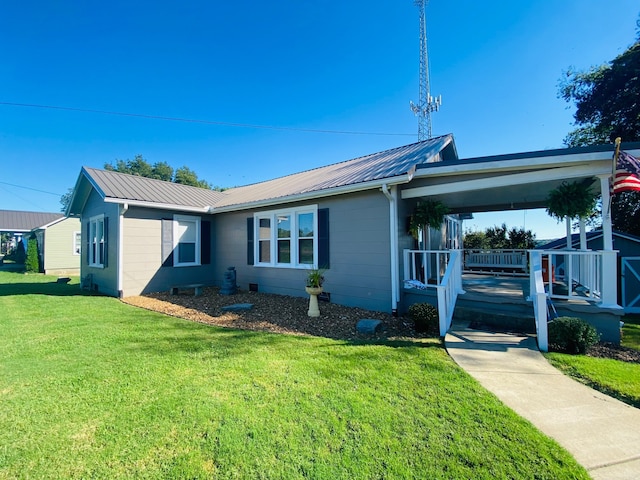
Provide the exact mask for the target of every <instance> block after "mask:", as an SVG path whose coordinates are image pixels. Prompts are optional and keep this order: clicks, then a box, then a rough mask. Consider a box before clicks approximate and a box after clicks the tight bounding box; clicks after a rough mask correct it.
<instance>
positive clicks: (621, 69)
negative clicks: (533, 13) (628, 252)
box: [559, 21, 640, 235]
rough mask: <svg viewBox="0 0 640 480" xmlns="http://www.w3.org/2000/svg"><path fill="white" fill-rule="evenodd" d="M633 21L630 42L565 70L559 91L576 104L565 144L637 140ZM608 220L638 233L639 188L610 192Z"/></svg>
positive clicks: (639, 71)
mask: <svg viewBox="0 0 640 480" xmlns="http://www.w3.org/2000/svg"><path fill="white" fill-rule="evenodd" d="M638 25H639V27H638V31H637V35H636V40H635V43H633V44H632V45H631V46H630V47H629V48H627V50H625V51H624V52H623V53H621V54H620V55H618V56H617V57H616V58H614V59H613V60H612V61H610V62H607V63H605V64H604V65H600V66H596V67H592V68H590V69H589V70H586V71H578V70H574V69H570V70H568V71H567V72H566V74H565V76H564V78H563V79H562V80H561V81H560V85H559V86H560V96H561V97H562V98H564V100H566V101H567V102H569V103H573V104H575V107H576V112H575V114H574V120H575V123H574V125H575V126H576V128H575V129H574V130H572V131H571V132H569V134H568V135H567V137H566V138H565V144H566V145H568V146H571V147H574V146H586V145H595V144H601V143H608V142H612V141H614V140H615V138H616V137H620V138H622V140H623V141H625V142H637V141H640V101H638V98H640V21H639V22H638ZM593 223H596V225H597V224H598V223H599V222H593ZM593 223H592V224H593ZM611 223H612V225H613V228H614V229H616V230H619V231H621V232H626V233H631V234H634V235H640V192H622V193H619V194H617V195H615V196H614V197H613V199H612V203H611Z"/></svg>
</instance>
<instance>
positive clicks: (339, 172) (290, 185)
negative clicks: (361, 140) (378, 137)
mask: <svg viewBox="0 0 640 480" xmlns="http://www.w3.org/2000/svg"><path fill="white" fill-rule="evenodd" d="M452 142H453V137H452V136H451V135H444V136H441V137H436V138H432V139H430V140H425V141H422V142H418V143H413V144H411V145H405V146H402V147H397V148H392V149H390V150H385V151H383V152H378V153H373V154H370V155H365V156H364V157H358V158H354V159H352V160H347V161H344V162H340V163H334V164H332V165H327V166H325V167H320V168H316V169H313V170H307V171H304V172H300V173H295V174H293V175H288V176H285V177H280V178H276V179H274V180H269V181H266V182H261V183H256V184H252V185H247V186H244V187H238V188H233V189H230V190H226V191H225V192H224V193H225V196H224V197H223V198H222V199H221V200H220V201H219V202H217V203H216V205H215V208H224V207H230V206H236V205H243V204H249V203H255V202H260V201H265V200H275V199H283V198H285V197H293V196H300V195H303V194H313V193H314V192H315V193H319V192H322V191H326V190H331V189H336V188H340V187H349V186H353V187H354V188H355V187H356V186H358V185H361V184H366V183H367V182H373V181H376V180H385V179H389V180H391V179H393V178H394V177H400V176H402V175H412V174H413V171H414V170H415V168H416V166H417V165H418V164H421V163H427V162H432V161H438V160H439V158H438V154H439V153H440V152H441V151H442V150H443V149H444V148H445V147H447V146H448V145H449V144H451V145H452V148H453V144H452Z"/></svg>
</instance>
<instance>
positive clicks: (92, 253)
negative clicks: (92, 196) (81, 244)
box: [89, 215, 105, 267]
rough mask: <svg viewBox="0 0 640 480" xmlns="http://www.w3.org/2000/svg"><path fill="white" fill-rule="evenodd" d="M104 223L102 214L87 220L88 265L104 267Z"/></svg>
mask: <svg viewBox="0 0 640 480" xmlns="http://www.w3.org/2000/svg"><path fill="white" fill-rule="evenodd" d="M104 223H105V222H104V215H100V216H98V217H93V218H91V219H90V220H89V265H90V266H92V267H104V259H105V234H104V233H105V232H104V230H105V228H104Z"/></svg>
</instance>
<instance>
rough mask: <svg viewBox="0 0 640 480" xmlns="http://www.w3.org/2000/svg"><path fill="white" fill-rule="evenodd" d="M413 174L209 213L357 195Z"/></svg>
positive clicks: (407, 178)
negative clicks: (349, 194)
mask: <svg viewBox="0 0 640 480" xmlns="http://www.w3.org/2000/svg"><path fill="white" fill-rule="evenodd" d="M411 178H412V174H411V172H409V173H405V174H403V175H399V176H396V177H389V178H383V179H379V180H373V181H369V182H364V183H360V184H355V185H344V186H341V187H334V188H328V189H325V190H317V191H313V192H305V193H298V194H295V195H289V196H285V197H277V198H269V199H264V200H256V201H253V202H247V203H239V204H235V205H227V206H225V207H215V206H213V207H211V208H210V209H209V213H212V214H216V213H228V212H235V211H238V210H251V209H254V208H261V207H270V206H274V205H281V204H283V203H293V202H303V201H308V200H314V199H316V198H325V197H332V196H334V195H342V194H347V193H357V192H362V191H365V190H374V189H378V188H382V186H383V185H385V184H386V185H400V184H403V183H409V182H410V181H411Z"/></svg>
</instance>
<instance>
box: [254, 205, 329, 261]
mask: <svg viewBox="0 0 640 480" xmlns="http://www.w3.org/2000/svg"><path fill="white" fill-rule="evenodd" d="M304 213H313V265H311V264H309V263H298V245H299V237H298V215H300V214H304ZM280 215H288V216H289V218H290V219H291V220H290V221H291V237H290V242H291V252H290V253H291V262H290V263H278V261H277V259H278V220H277V219H278V216H280ZM263 218H268V219H270V221H271V237H270V239H269V242H270V245H269V246H270V252H269V256H270V258H271V261H270V262H260V219H263ZM253 238H254V241H253V258H254V266H256V267H276V268H294V269H309V268H318V205H306V206H301V207H294V208H287V209H282V210H270V211H265V212H258V213H254V214H253ZM303 238H310V237H303Z"/></svg>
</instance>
